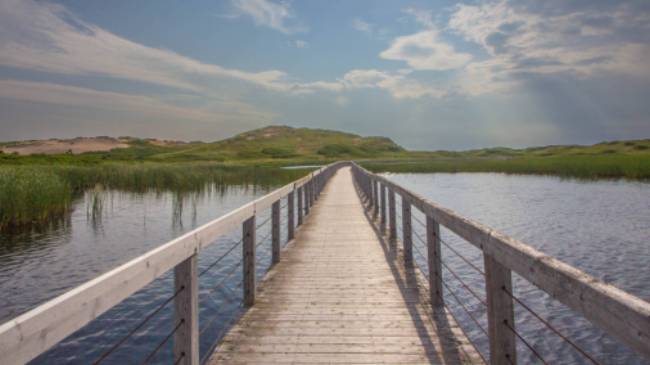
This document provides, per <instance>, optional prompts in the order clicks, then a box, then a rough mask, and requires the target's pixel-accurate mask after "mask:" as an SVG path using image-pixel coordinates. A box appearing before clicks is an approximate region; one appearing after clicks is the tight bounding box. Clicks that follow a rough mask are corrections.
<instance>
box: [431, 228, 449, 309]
mask: <svg viewBox="0 0 650 365" xmlns="http://www.w3.org/2000/svg"><path fill="white" fill-rule="evenodd" d="M427 261H428V265H429V295H430V298H431V305H432V306H433V308H434V309H435V308H441V307H442V306H443V305H444V304H445V303H444V300H443V295H442V251H441V250H440V224H438V222H436V221H435V220H434V219H433V218H432V217H429V216H427Z"/></svg>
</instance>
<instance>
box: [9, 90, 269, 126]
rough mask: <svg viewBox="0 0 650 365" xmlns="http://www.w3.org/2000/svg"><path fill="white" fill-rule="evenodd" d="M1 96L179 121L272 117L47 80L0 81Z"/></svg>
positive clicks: (215, 102) (217, 104)
mask: <svg viewBox="0 0 650 365" xmlns="http://www.w3.org/2000/svg"><path fill="white" fill-rule="evenodd" d="M0 99H9V100H17V101H27V102H35V103H46V104H53V105H60V106H68V107H77V108H91V109H101V110H104V111H110V112H115V111H125V112H129V113H135V114H137V115H146V116H148V117H150V118H155V117H163V116H164V117H165V118H170V117H171V118H176V119H177V120H179V121H201V122H218V121H219V120H223V119H227V120H229V121H238V120H239V121H250V120H271V119H273V118H274V117H275V115H274V114H272V113H269V112H261V111H258V110H257V109H256V108H254V107H252V106H250V105H248V104H245V103H242V102H239V101H234V100H228V99H221V98H211V99H210V100H209V104H210V107H209V108H195V107H191V108H190V107H183V106H178V105H174V104H173V103H169V102H163V101H161V100H158V99H156V98H153V97H150V96H145V95H137V94H125V93H117V92H109V91H98V90H93V89H89V88H83V87H76V86H68V85H58V84H53V83H47V82H33V81H18V80H0Z"/></svg>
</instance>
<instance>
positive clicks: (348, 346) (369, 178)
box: [0, 161, 650, 365]
mask: <svg viewBox="0 0 650 365" xmlns="http://www.w3.org/2000/svg"><path fill="white" fill-rule="evenodd" d="M285 198H286V200H285V201H286V204H284V205H283V204H282V202H283V199H285ZM361 199H363V201H362V200H361ZM396 199H399V201H400V205H401V217H400V220H399V221H400V222H401V227H399V231H400V233H401V237H402V242H397V241H396V240H394V239H393V240H390V239H388V238H387V237H386V236H384V235H382V234H380V233H379V232H378V229H377V228H376V227H378V226H382V227H383V228H387V231H388V234H389V235H390V237H393V238H394V237H397V236H398V235H397V231H398V226H400V224H398V223H400V222H398V221H397V219H396V218H397V216H398V215H399V213H398V212H396V211H395V207H396ZM285 208H286V209H285ZM283 209H284V212H283ZM268 210H270V211H271V212H270V213H271V217H270V219H265V220H264V223H261V224H260V225H257V224H256V219H257V218H258V215H260V214H261V212H266V211H268ZM412 210H414V211H419V214H422V215H424V216H425V218H426V219H425V221H426V223H424V222H419V223H420V224H421V225H422V226H423V227H422V228H426V235H425V238H424V239H422V238H421V240H422V241H424V240H426V250H424V251H425V252H424V253H423V252H420V250H418V251H417V254H418V255H419V256H418V257H421V258H422V259H426V260H427V264H428V265H427V266H428V268H427V270H426V271H427V274H426V275H427V278H428V279H429V280H427V278H425V277H424V275H422V274H421V273H420V271H419V269H418V268H417V267H413V258H414V257H413V254H414V251H413V248H417V246H414V243H413V236H414V234H415V232H413V227H412V224H413V221H414V218H415V217H413V216H412ZM370 212H372V213H370ZM284 214H286V216H287V218H288V219H287V221H286V229H287V237H288V240H290V242H289V243H288V246H287V249H285V250H284V251H281V249H280V247H281V241H282V235H281V234H280V232H281V229H283V228H281V224H280V222H281V216H282V215H284ZM296 214H297V217H298V225H299V226H300V227H299V229H298V230H297V231H296V230H295V228H296V222H295V221H294V219H293V217H294V216H295V215H296ZM305 214H308V215H307V216H306V218H305V216H304V215H305ZM369 214H373V215H375V216H379V221H380V222H379V223H380V224H377V223H378V222H376V221H374V220H373V219H372V218H370V216H369ZM303 218H305V219H303ZM303 220H304V222H303ZM266 222H269V224H270V225H271V227H270V228H271V237H270V238H271V251H272V262H275V263H276V264H275V265H274V266H272V267H271V270H270V271H269V272H268V273H267V275H266V277H265V278H264V280H262V282H261V283H260V285H256V283H255V272H256V271H255V262H256V255H255V247H256V246H257V245H258V244H260V241H258V239H257V237H256V236H257V230H259V228H260V227H261V226H263V225H264V224H266ZM386 226H387V227H386ZM441 227H444V228H446V229H448V230H449V231H451V232H452V233H453V234H455V235H457V236H458V237H459V238H462V239H463V240H464V241H466V244H470V245H473V246H474V247H475V248H476V249H478V250H479V251H480V252H481V254H482V257H483V268H482V269H481V268H479V267H477V266H476V265H475V264H474V263H472V262H471V261H470V260H469V259H467V258H464V257H463V256H461V254H460V253H459V252H457V251H456V250H453V248H452V246H450V245H449V244H448V243H445V242H444V241H443V239H442V236H441V233H440V228H441ZM239 229H241V230H242V231H241V232H242V240H240V241H239V243H237V244H236V245H235V246H232V247H231V248H230V249H229V251H228V252H234V251H233V249H235V248H236V247H238V246H241V249H242V253H243V257H242V260H241V261H240V263H241V266H240V265H239V264H238V265H237V266H235V267H234V269H235V270H236V269H239V268H241V270H242V272H243V281H242V283H241V285H242V291H243V293H242V294H243V301H242V304H243V305H244V307H245V308H247V310H246V312H245V313H244V314H243V315H242V316H241V317H240V318H239V322H238V323H236V324H235V326H234V327H232V328H231V329H230V331H229V332H228V333H227V334H226V336H225V337H224V338H223V341H221V342H220V343H219V345H218V346H217V348H216V350H215V352H214V353H208V354H207V355H208V360H207V362H208V363H209V364H221V363H224V364H272V363H276V364H277V363H291V364H300V363H303V364H314V363H320V364H336V363H338V364H343V363H345V364H362V363H363V364H371V363H372V364H376V363H390V364H416V363H417V364H482V363H484V361H483V359H482V357H481V355H479V353H478V352H477V351H476V349H475V348H474V347H473V345H472V344H471V343H470V342H469V340H468V339H467V337H466V336H465V335H464V333H463V331H462V330H461V329H460V327H459V326H458V324H457V323H456V322H455V321H454V320H453V318H452V316H451V315H450V314H449V312H448V311H447V310H448V308H450V306H453V307H454V308H455V309H459V310H460V309H462V310H467V308H465V306H464V305H460V306H459V307H456V305H458V304H462V303H458V302H454V301H451V302H447V301H446V297H448V296H447V294H448V295H452V296H454V298H456V295H455V294H454V293H453V292H449V291H447V290H446V289H448V287H447V284H446V283H445V277H444V276H445V275H443V266H444V267H446V269H447V271H451V268H449V267H448V266H447V265H445V264H444V262H445V260H446V257H447V254H448V253H447V252H445V251H446V250H442V246H441V244H444V245H445V246H446V247H447V248H448V249H450V250H452V251H453V252H451V253H454V254H455V255H457V256H459V258H461V259H463V261H465V263H467V267H468V268H471V269H473V270H477V271H478V272H480V273H482V274H483V278H484V285H485V286H484V288H485V301H484V303H483V304H484V306H485V309H486V310H485V313H484V314H483V315H482V316H480V317H481V318H482V319H483V320H484V321H485V322H487V329H486V328H484V326H483V325H481V324H480V322H479V320H476V321H475V322H474V323H475V324H476V326H471V328H472V330H473V331H476V330H479V329H480V330H482V332H483V333H484V334H485V336H481V335H480V332H474V333H477V334H478V336H481V337H482V340H483V341H484V342H483V343H485V344H486V347H488V346H489V352H487V351H485V352H486V353H485V355H488V354H489V362H490V364H492V365H513V364H515V365H516V364H518V363H530V362H531V361H530V357H528V356H531V355H534V356H535V357H537V358H538V360H539V362H540V363H548V362H547V361H545V360H544V356H545V354H543V353H539V351H537V350H535V348H534V347H532V346H531V345H530V344H529V342H528V341H526V339H525V338H524V336H522V334H521V333H519V332H518V326H517V318H516V317H517V316H516V311H515V303H517V304H518V305H520V306H521V307H522V308H524V309H526V310H528V311H530V313H531V314H532V315H533V316H535V317H536V318H537V319H538V320H539V323H538V325H540V326H545V327H542V328H547V327H548V329H550V330H551V331H552V332H553V333H554V334H555V335H556V337H558V338H559V339H561V340H562V341H564V342H563V343H564V345H563V346H571V347H572V348H573V349H574V350H575V355H578V354H579V356H581V357H580V359H581V361H578V362H580V363H587V362H588V361H589V362H591V363H594V364H598V363H606V361H602V362H599V361H597V360H595V359H594V358H597V357H598V356H593V355H603V356H604V354H589V353H588V352H586V351H585V350H584V349H582V348H580V347H579V345H578V344H576V343H575V342H573V341H572V340H571V339H570V338H569V337H567V336H566V334H562V332H561V331H559V330H558V329H556V328H554V327H553V325H552V323H551V322H552V321H547V320H545V319H544V318H543V317H542V316H540V315H539V314H537V313H535V312H534V310H532V309H531V308H529V307H527V306H525V304H524V303H525V301H526V298H522V299H524V301H522V300H521V299H520V298H519V297H518V296H519V295H517V296H516V295H515V294H513V293H516V290H515V289H516V288H515V286H514V283H513V280H512V273H516V274H518V275H519V277H520V279H523V280H526V281H527V282H528V283H529V284H531V285H534V286H535V287H537V288H538V289H539V291H541V292H543V293H546V295H549V296H550V297H551V298H553V299H554V300H555V301H557V302H558V303H561V304H563V305H564V306H565V307H567V308H569V309H571V310H572V311H573V313H575V314H576V315H578V316H581V318H583V319H586V320H589V321H590V322H591V323H592V324H593V325H595V326H596V327H598V328H600V330H602V331H604V332H606V333H607V334H608V335H611V336H613V337H614V338H617V339H618V340H619V341H621V343H622V344H625V345H626V346H627V347H628V348H629V349H632V350H635V351H637V353H638V354H639V355H640V356H641V357H643V358H645V359H647V360H650V303H649V302H647V301H645V300H643V299H641V298H639V297H636V296H634V295H632V294H629V293H626V292H624V291H622V290H620V289H618V288H616V287H614V286H612V285H610V284H607V283H604V282H602V281H600V280H598V279H596V278H594V277H592V276H590V275H588V274H587V273H585V272H583V271H581V270H579V269H577V268H575V267H572V266H570V265H568V264H566V263H564V262H562V261H560V260H558V259H556V258H554V257H551V256H549V255H546V254H544V253H543V252H540V251H538V250H536V249H534V248H533V247H531V246H530V245H527V244H525V243H524V242H521V241H519V240H517V239H515V238H513V237H510V236H507V235H505V234H502V233H500V232H498V231H496V230H494V229H491V228H489V227H487V226H484V225H482V224H481V223H479V222H475V221H473V220H471V219H468V218H466V217H463V216H461V215H458V214H456V213H455V212H453V211H451V210H449V209H446V208H444V207H442V206H439V205H438V204H436V203H434V202H432V201H429V200H427V199H426V198H423V197H421V196H419V195H418V194H416V193H414V192H412V191H410V190H408V189H406V188H404V187H402V186H400V185H399V184H396V183H394V182H393V181H391V180H390V179H389V178H386V177H384V176H381V175H376V174H373V173H371V172H370V171H367V170H365V169H364V168H363V167H361V166H359V165H358V164H356V163H354V162H346V161H341V162H336V163H333V164H330V165H327V166H323V167H321V168H319V169H317V170H314V171H312V172H310V173H309V174H308V175H306V176H304V177H302V178H300V179H297V180H295V181H293V182H291V183H289V184H287V185H285V186H282V187H280V188H278V189H276V190H274V191H272V192H270V193H268V194H266V195H265V196H263V197H260V198H258V199H255V200H254V201H252V202H249V203H246V204H244V205H242V206H241V207H239V208H237V209H234V210H233V211H231V212H229V213H227V214H225V215H223V216H221V217H218V218H216V219H214V220H212V221H210V222H208V223H206V224H204V225H202V226H201V227H198V228H196V229H194V230H192V231H190V232H187V233H185V234H183V235H181V236H179V237H176V238H174V239H173V240H171V241H169V242H166V243H164V244H161V245H159V246H157V247H155V248H154V249H152V250H150V251H148V252H145V253H144V254H142V255H140V256H138V257H136V258H134V259H132V260H130V261H129V262H126V263H124V264H122V265H120V266H118V267H116V268H114V269H112V270H111V271H109V272H106V273H104V274H101V275H99V276H97V277H96V278H94V279H92V280H89V281H87V282H86V283H83V284H81V285H79V286H77V287H76V288H73V289H71V290H69V291H67V292H66V293H63V294H61V295H60V296H58V297H56V298H53V299H51V300H49V301H47V302H45V303H42V304H41V305H39V306H38V307H36V308H34V309H32V310H30V311H28V312H26V313H23V314H21V315H19V316H18V317H16V318H13V319H11V320H9V321H7V322H5V323H4V324H0V364H2V365H5V364H7V365H14V364H15V365H20V364H25V363H28V362H29V361H30V360H32V359H34V358H36V357H37V356H39V355H40V356H47V355H43V354H45V353H46V352H47V351H48V350H49V349H50V348H52V347H53V346H55V345H56V344H57V343H60V342H61V341H62V340H64V339H65V338H67V337H69V336H70V335H72V334H74V333H75V332H76V331H78V330H80V329H81V328H83V327H84V326H86V325H87V324H89V323H91V322H93V321H95V320H96V319H97V318H98V317H99V316H101V315H102V314H103V313H105V312H106V311H108V310H110V309H111V308H113V307H114V306H116V305H118V304H119V303H121V302H123V301H124V300H125V299H127V298H129V297H131V296H132V295H133V294H134V293H136V292H138V291H139V290H142V289H143V288H144V287H146V286H147V285H149V284H150V283H152V282H153V281H154V280H156V279H158V278H161V277H163V276H164V275H166V274H167V273H169V272H170V271H173V274H174V287H175V290H174V294H173V295H172V296H170V297H168V298H167V299H166V300H164V301H162V300H161V301H160V303H158V307H157V308H156V309H154V310H151V311H150V312H149V314H147V315H146V316H145V317H144V319H143V320H142V321H139V322H138V323H137V324H136V323H130V324H129V325H130V326H132V327H131V328H132V330H131V331H130V332H129V333H128V334H127V335H126V336H125V337H123V338H121V339H119V340H115V339H111V340H115V342H113V343H112V345H110V347H109V348H105V349H101V350H102V351H103V352H102V354H101V355H100V357H98V358H97V359H98V360H97V362H101V361H103V360H106V359H108V360H107V361H111V360H113V362H114V361H117V359H116V358H111V354H112V353H113V351H115V350H116V349H119V348H120V347H121V346H122V344H124V343H127V342H126V341H128V340H129V339H130V338H131V337H133V336H135V335H137V334H139V333H140V334H141V333H144V332H142V331H141V330H142V329H143V327H142V326H144V325H151V322H150V320H151V319H152V318H156V315H157V314H158V313H162V312H161V309H162V308H164V307H165V306H167V305H172V304H171V303H173V307H174V314H173V316H172V318H170V321H171V323H170V324H173V330H172V332H170V333H169V334H168V335H166V336H164V337H162V338H161V339H160V341H161V342H159V343H158V344H157V345H156V346H152V349H151V352H150V353H149V354H147V355H146V357H143V358H141V359H136V358H133V359H129V362H136V363H137V362H140V361H144V363H148V362H152V363H153V362H156V363H157V362H159V361H162V358H161V357H162V355H161V354H159V353H158V352H159V350H160V349H162V348H164V345H165V343H167V342H170V341H171V342H173V350H172V354H171V355H172V356H171V358H170V359H168V360H169V361H168V362H173V363H174V364H179V365H199V364H200V363H201V362H200V361H201V359H200V358H199V355H200V352H199V342H201V341H200V340H201V333H202V331H200V329H199V324H200V323H205V324H204V326H206V325H207V326H209V325H210V324H209V323H211V321H212V320H213V319H218V318H219V317H213V318H212V319H206V318H199V317H200V315H199V312H200V309H201V308H200V306H199V298H200V297H199V280H200V278H201V276H202V275H203V273H205V272H206V271H202V272H201V273H199V270H198V259H199V255H200V253H201V252H202V251H203V250H204V249H206V248H207V247H208V246H209V245H211V244H214V243H216V242H220V240H219V237H223V236H228V235H230V234H231V233H232V232H233V230H239ZM294 233H295V237H294ZM264 241H265V240H264V239H262V240H261V242H264ZM423 243H424V242H423ZM228 252H227V253H226V254H228ZM224 257H225V255H224V256H221V257H219V258H217V259H216V261H214V262H212V263H211V264H210V265H209V266H208V268H207V269H210V268H212V267H219V266H218V264H219V263H220V261H221V259H223V258H224ZM479 265H480V264H479ZM230 270H231V272H235V271H232V270H233V269H230ZM447 279H452V280H456V281H457V282H458V283H460V284H461V285H462V286H463V287H464V289H466V290H467V293H468V294H474V295H475V296H478V295H477V294H475V293H474V291H473V290H471V288H470V287H469V286H467V284H464V282H463V280H462V276H458V275H455V274H454V275H453V278H447ZM223 283H224V281H222V282H221V283H217V286H216V287H214V288H213V290H216V289H217V288H219V287H220V286H221V285H223ZM211 284H213V283H211ZM470 291H471V292H470ZM256 294H257V295H256ZM430 300H433V301H434V302H433V303H431V302H430ZM479 300H481V299H480V298H479ZM481 301H482V300H481ZM432 304H433V305H432ZM433 308H435V309H433ZM217 309H218V308H217ZM220 314H221V313H217V315H218V316H220ZM526 321H528V320H526ZM203 328H204V329H205V328H209V327H203ZM102 331H103V330H102ZM138 331H140V332H139V333H138ZM147 331H150V329H147ZM544 333H545V334H544V336H549V335H551V333H550V332H547V331H544ZM100 334H101V333H95V335H100ZM473 339H477V338H473ZM528 340H531V338H528ZM578 342H579V341H578ZM518 345H520V346H518ZM523 346H525V347H527V348H528V350H529V351H528V352H526V351H525V352H524V354H527V355H526V356H524V357H522V358H523V360H521V361H520V359H519V357H521V356H518V349H517V348H518V347H519V348H522V347H523ZM553 350H554V349H551V351H553ZM547 352H548V351H547ZM136 355H137V354H133V356H134V357H135V356H136ZM158 355H161V356H158Z"/></svg>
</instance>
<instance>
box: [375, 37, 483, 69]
mask: <svg viewBox="0 0 650 365" xmlns="http://www.w3.org/2000/svg"><path fill="white" fill-rule="evenodd" d="M379 56H380V57H381V58H383V59H386V60H394V61H404V62H406V63H407V64H408V65H409V66H410V67H412V68H413V69H415V70H439V71H442V70H453V69H457V68H460V67H462V66H464V65H465V64H467V63H468V62H469V61H470V60H471V59H472V56H471V55H470V54H468V53H460V52H456V50H454V48H453V47H452V46H451V45H449V44H447V43H445V42H443V41H441V40H440V38H439V36H438V32H437V31H435V30H426V31H423V32H418V33H415V34H411V35H407V36H402V37H397V38H395V39H394V40H393V42H392V43H391V45H390V47H388V49H386V50H384V51H383V52H381V53H380V54H379Z"/></svg>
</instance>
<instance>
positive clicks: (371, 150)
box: [0, 126, 409, 165]
mask: <svg viewBox="0 0 650 365" xmlns="http://www.w3.org/2000/svg"><path fill="white" fill-rule="evenodd" d="M98 138H104V139H105V138H106V137H98ZM119 141H120V142H121V143H123V144H126V145H127V147H125V148H124V147H121V148H115V149H112V150H110V151H92V152H86V153H81V154H76V155H72V154H69V153H68V154H61V153H59V154H48V155H45V154H32V155H29V156H18V155H16V154H7V153H4V154H0V163H2V162H5V163H12V162H13V163H19V164H32V163H39V162H46V161H53V162H59V163H94V162H105V161H151V162H187V161H212V162H220V163H228V164H242V163H243V164H250V163H254V164H265V163H266V164H270V165H275V164H277V163H281V164H287V163H301V162H323V161H332V160H339V159H360V158H361V159H363V158H373V159H374V158H398V157H405V156H408V155H409V153H408V152H406V151H405V150H404V149H403V148H402V147H401V146H399V145H397V144H396V143H395V142H393V141H392V140H390V139H389V138H385V137H362V136H359V135H356V134H351V133H344V132H338V131H331V130H325V129H309V128H291V127H286V126H269V127H265V128H261V129H255V130H252V131H248V132H244V133H241V134H238V135H236V136H234V137H231V138H228V139H224V140H221V141H217V142H211V143H205V142H189V143H172V142H170V141H164V142H165V143H162V142H163V141H159V140H155V139H137V138H129V137H121V138H120V139H119ZM29 142H30V143H36V142H37V141H29ZM21 143H22V144H24V142H13V143H5V145H10V146H15V145H20V144H21Z"/></svg>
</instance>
